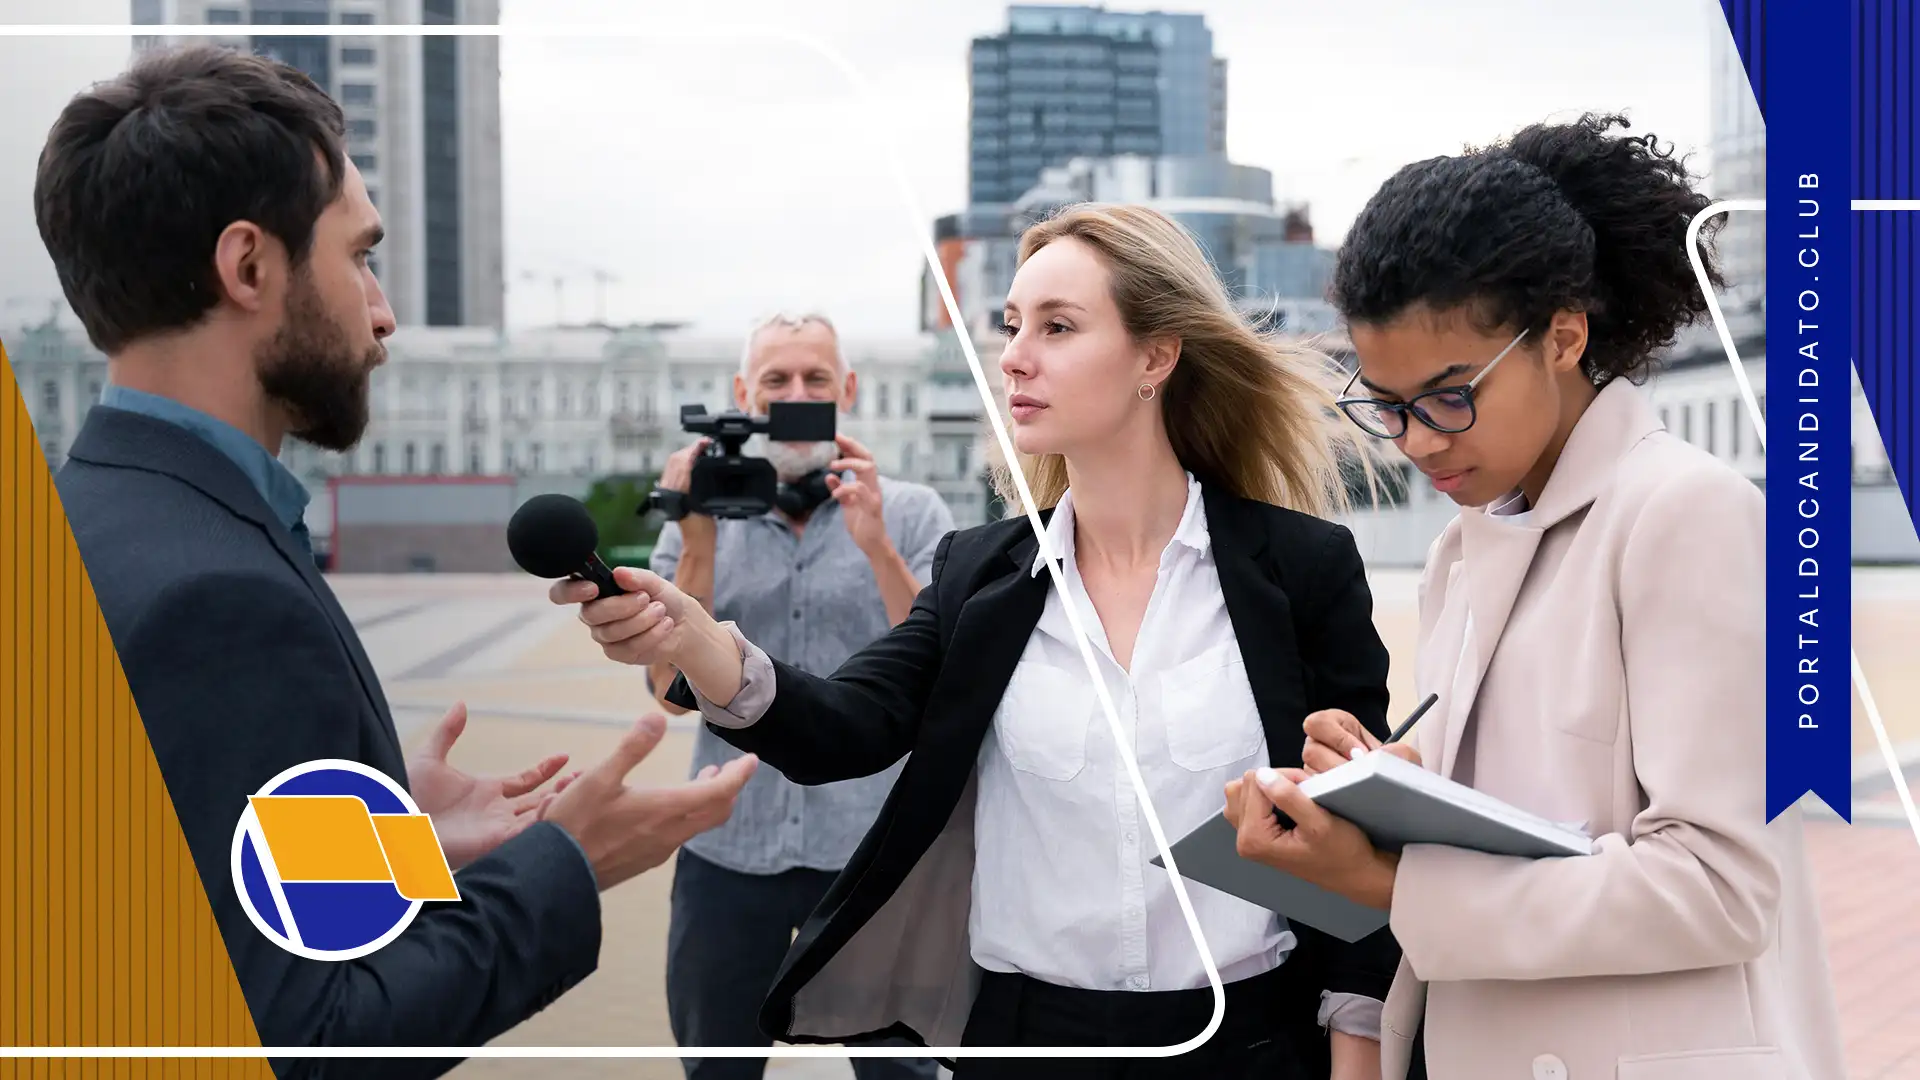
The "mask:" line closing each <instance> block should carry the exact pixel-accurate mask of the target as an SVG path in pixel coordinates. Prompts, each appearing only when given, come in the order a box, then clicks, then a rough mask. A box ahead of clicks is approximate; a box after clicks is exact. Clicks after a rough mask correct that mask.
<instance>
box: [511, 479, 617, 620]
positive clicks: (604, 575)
mask: <svg viewBox="0 0 1920 1080" xmlns="http://www.w3.org/2000/svg"><path fill="white" fill-rule="evenodd" d="M599 546H600V528H599V526H597V525H595V524H594V523H593V515H591V514H589V513H587V508H586V506H585V504H583V503H581V502H580V500H578V499H575V498H572V497H570V496H567V495H558V494H554V495H536V496H534V497H533V498H531V499H528V500H527V501H526V502H525V503H523V504H521V506H520V509H518V510H515V511H514V512H513V519H512V520H511V521H508V522H507V550H508V551H511V552H512V553H513V561H514V562H516V563H519V564H520V569H522V570H525V571H526V572H527V573H529V574H532V575H533V576H534V577H541V578H572V579H574V580H576V581H580V580H584V581H591V582H593V583H594V584H595V585H598V586H599V587H600V596H601V597H603V598H604V597H608V596H619V595H621V594H623V593H625V592H626V590H625V589H622V588H621V587H620V586H619V585H618V584H617V583H615V582H614V580H613V571H612V570H611V569H609V568H608V567H607V564H606V563H604V562H601V561H600V556H599V555H598V554H596V553H595V551H594V549H595V548H597V547H599Z"/></svg>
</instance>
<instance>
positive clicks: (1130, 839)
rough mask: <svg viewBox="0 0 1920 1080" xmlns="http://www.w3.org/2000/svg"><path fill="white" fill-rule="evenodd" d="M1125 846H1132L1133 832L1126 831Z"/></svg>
mask: <svg viewBox="0 0 1920 1080" xmlns="http://www.w3.org/2000/svg"><path fill="white" fill-rule="evenodd" d="M1127 846H1128V847H1132V846H1133V834H1132V833H1128V834H1127Z"/></svg>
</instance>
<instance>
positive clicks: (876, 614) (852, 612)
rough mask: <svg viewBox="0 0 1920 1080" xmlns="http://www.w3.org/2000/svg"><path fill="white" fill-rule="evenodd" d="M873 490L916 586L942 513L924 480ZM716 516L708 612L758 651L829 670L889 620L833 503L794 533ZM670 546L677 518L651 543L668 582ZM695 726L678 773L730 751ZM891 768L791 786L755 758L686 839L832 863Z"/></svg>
mask: <svg viewBox="0 0 1920 1080" xmlns="http://www.w3.org/2000/svg"><path fill="white" fill-rule="evenodd" d="M880 498H881V511H882V514H883V516H884V517H885V518H886V523H887V535H889V536H891V537H892V538H893V546H894V549H895V550H897V551H898V552H899V553H900V557H901V558H902V559H905V560H906V563H907V566H908V567H909V568H911V569H912V571H913V576H914V578H915V580H917V581H919V583H920V585H921V587H922V588H924V587H925V586H926V584H927V581H928V579H929V578H931V577H932V576H933V552H934V549H935V548H936V547H938V546H939V545H940V539H941V537H943V536H945V535H946V534H947V533H948V532H950V531H952V529H953V513H952V512H951V511H950V510H948V509H947V504H946V501H945V500H944V499H942V498H940V496H939V495H938V494H937V493H935V492H934V490H933V489H932V488H929V487H926V486H925V485H922V484H916V483H912V482H911V481H906V480H893V479H889V478H887V477H884V476H883V477H881V478H880ZM715 524H716V525H717V526H718V529H717V533H718V535H717V537H716V539H715V543H714V565H713V594H714V595H713V613H714V617H715V618H717V619H719V620H721V621H722V622H725V621H728V620H731V621H733V622H734V623H735V624H736V625H738V626H739V628H740V632H741V633H742V634H744V635H745V636H746V638H747V640H749V641H751V642H753V643H754V644H755V645H758V646H760V647H761V648H762V649H765V650H766V651H767V654H768V655H770V656H772V657H774V658H776V659H778V660H781V661H784V662H785V663H788V664H792V665H793V666H794V667H797V668H799V669H801V670H802V671H806V672H809V673H811V674H814V675H823V676H824V675H831V674H833V672H834V669H835V668H837V667H839V666H840V664H841V663H842V662H843V661H845V660H846V659H847V657H849V656H852V655H853V654H854V653H856V652H858V651H860V650H861V649H863V648H865V647H866V646H867V645H868V644H869V643H870V642H872V641H873V640H874V639H876V638H879V637H881V636H883V635H885V634H886V632H887V631H888V630H889V629H890V628H891V623H889V622H888V620H887V605H886V603H885V601H883V600H882V599H881V598H880V586H879V584H878V582H876V581H875V579H874V576H873V566H872V564H870V563H869V562H868V561H867V557H866V556H865V555H864V554H862V553H861V551H860V549H859V547H857V546H856V545H855V544H854V542H853V537H852V536H850V535H849V534H848V533H847V524H846V519H845V517H844V516H843V515H842V514H841V513H840V506H839V504H838V503H835V502H832V501H828V502H826V503H823V504H821V505H820V507H819V508H818V509H816V510H815V511H814V512H813V515H812V516H811V517H810V518H809V519H808V521H807V523H806V527H805V528H804V529H803V530H802V531H801V533H800V536H799V538H798V539H797V540H796V539H795V538H794V535H793V530H792V529H791V528H790V527H788V525H787V523H786V521H785V519H783V518H781V517H780V516H779V515H778V514H767V515H765V516H764V517H757V518H746V519H740V520H731V521H719V522H716V523H715ZM681 544H682V539H681V533H680V527H679V525H678V524H676V523H674V522H668V523H667V524H666V526H665V527H664V528H662V529H661V530H660V539H659V542H658V543H657V544H656V545H655V547H654V549H653V559H652V566H651V568H652V570H653V571H654V572H655V573H657V574H659V575H661V576H662V577H665V578H668V579H671V578H672V577H673V575H674V571H675V570H676V569H677V568H678V567H679V565H680V549H681ZM660 689H661V690H662V691H664V690H665V687H661V688H660ZM692 715H693V716H694V719H696V720H697V719H698V718H699V716H698V714H697V713H696V714H692ZM696 732H697V734H696V735H695V737H694V740H695V741H694V749H693V766H692V768H691V770H690V773H689V775H691V774H692V773H697V772H699V771H700V770H701V769H702V768H705V767H706V766H708V765H718V764H721V763H723V762H726V761H730V760H732V759H733V758H736V757H739V756H740V751H738V750H736V749H734V748H733V747H732V746H730V745H728V744H727V743H726V742H724V741H722V740H721V739H720V737H719V736H717V735H715V734H714V733H713V732H711V731H709V730H707V726H706V725H705V724H700V725H699V726H698V727H697V728H696ZM901 765H902V763H901V762H895V763H894V765H893V766H892V767H891V768H889V769H887V770H886V771H884V772H881V773H878V774H875V775H873V776H868V777H863V778H861V779H859V780H847V781H843V782H841V783H837V784H825V785H822V786H819V787H801V786H800V785H797V784H795V783H793V782H792V781H790V780H788V779H787V778H786V777H785V776H782V775H781V774H780V773H779V772H778V771H776V770H774V769H773V768H771V767H770V766H768V765H767V764H766V763H765V762H762V763H761V765H760V768H759V769H757V770H756V771H755V772H754V775H753V778H752V779H751V780H748V781H747V786H746V788H745V789H744V790H742V791H741V792H740V798H739V800H738V802H737V803H736V804H735V806H734V811H733V816H732V817H731V818H729V819H727V821H726V823H725V824H723V825H721V826H719V827H718V828H716V829H713V830H710V831H708V832H704V833H701V834H700V835H698V836H695V837H694V838H693V839H691V840H689V841H687V843H686V847H687V849H688V850H689V851H692V852H693V853H694V854H696V855H698V856H700V857H701V858H703V859H706V860H708V861H709V862H714V863H718V864H720V865H721V866H724V867H726V868H728V869H730V870H735V871H738V872H740V873H745V874H777V873H779V872H781V871H783V870H791V869H794V868H795V867H807V868H809V869H814V870H839V869H841V868H843V867H845V866H846V865H847V861H848V860H849V859H851V858H852V857H853V851H854V849H855V848H856V847H858V846H859V845H860V839H861V837H863V836H865V835H866V832H867V829H868V828H869V827H871V826H872V824H873V821H874V818H876V817H878V816H879V814H880V807H881V804H882V803H884V802H886V799H887V792H888V791H890V790H892V788H893V782H894V780H895V778H897V777H898V776H899V775H900V769H901Z"/></svg>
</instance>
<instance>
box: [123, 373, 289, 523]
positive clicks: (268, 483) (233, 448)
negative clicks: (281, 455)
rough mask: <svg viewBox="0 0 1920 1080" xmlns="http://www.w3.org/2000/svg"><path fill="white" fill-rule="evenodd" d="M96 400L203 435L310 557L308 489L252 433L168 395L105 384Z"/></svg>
mask: <svg viewBox="0 0 1920 1080" xmlns="http://www.w3.org/2000/svg"><path fill="white" fill-rule="evenodd" d="M100 404H102V405H105V406H107V407H109V408H113V409H125V410H126V411H128V412H134V413H139V414H141V415H142V416H151V417H153V418H154V419H155V420H164V421H166V422H167V423H169V424H175V425H177V426H179V427H183V428H185V429H187V430H188V431H191V432H193V433H194V434H195V435H198V436H200V437H201V438H202V439H205V440H206V441H207V442H208V444H210V445H211V446H212V447H213V448H214V449H215V450H218V451H220V452H221V453H222V454H225V455H226V456H227V457H228V459H230V460H231V461H232V462H233V463H234V464H235V465H236V466H238V467H239V469H240V471H241V472H242V473H244V474H245V475H246V477H247V479H248V480H249V481H251V482H252V483H253V487H254V490H255V491H258V492H259V493H260V497H261V498H262V499H265V500H266V502H267V506H268V508H270V509H271V510H272V511H273V515H274V517H277V518H279V519H280V524H282V525H285V526H286V527H287V531H289V532H291V533H293V538H294V539H295V540H298V541H299V542H300V546H301V547H303V548H305V549H306V551H307V554H308V555H309V556H311V555H312V554H313V541H312V540H311V539H310V538H309V536H308V534H307V524H306V521H305V517H306V512H307V502H308V501H309V500H310V499H311V498H312V496H310V495H309V494H308V493H307V487H306V485H305V484H302V483H301V482H300V478H299V477H297V476H295V475H293V470H291V469H289V468H287V467H286V466H285V465H282V464H281V463H280V459H278V458H276V457H274V456H273V455H272V454H269V453H267V448H266V447H264V446H261V445H260V444H259V442H257V441H255V439H254V438H253V436H251V435H248V434H247V433H246V432H244V431H241V430H240V429H239V428H237V427H234V426H233V425H232V424H229V423H227V422H226V421H224V420H216V419H214V418H213V417H211V416H208V415H207V414H206V413H203V412H201V411H200V410H198V409H195V408H192V407H191V406H187V405H182V404H180V403H179V402H177V401H175V400H173V399H172V398H166V397H161V396H159V395H158V394H149V393H146V392H144V391H140V390H129V389H127V388H126V387H124V386H108V387H107V388H106V389H104V390H103V391H101V393H100Z"/></svg>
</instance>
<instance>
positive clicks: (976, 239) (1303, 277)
mask: <svg viewBox="0 0 1920 1080" xmlns="http://www.w3.org/2000/svg"><path fill="white" fill-rule="evenodd" d="M1084 202H1097V203H1132V204H1136V205H1140V206H1148V207H1152V208H1154V209H1157V210H1159V211H1161V212H1163V213H1165V214H1167V215H1168V216H1169V217H1171V218H1173V219H1174V220H1175V221H1177V222H1179V223H1180V224H1181V225H1183V226H1185V227H1186V228H1187V229H1188V230H1189V231H1190V232H1191V233H1193V235H1194V237H1195V239H1196V240H1198V241H1199V243H1200V246H1201V247H1202V248H1203V249H1204V250H1205V251H1206V253H1207V255H1208V257H1209V258H1210V259H1211V260H1212V261H1213V263H1214V267H1215V269H1216V270H1218V271H1219V273H1220V276H1221V279H1222V280H1223V281H1224V282H1225V283H1226V286H1227V289H1228V291H1229V292H1231V293H1232V295H1233V296H1234V297H1235V299H1236V300H1237V301H1238V302H1239V305H1240V307H1241V310H1242V311H1244V312H1245V313H1246V314H1247V315H1248V316H1249V317H1251V318H1253V319H1254V320H1255V321H1256V322H1257V323H1259V324H1260V325H1262V326H1266V327H1270V328H1275V329H1280V330H1284V331H1285V332H1287V333H1289V334H1293V335H1301V336H1305V335H1313V334H1323V333H1331V332H1334V331H1335V330H1336V329H1337V320H1336V318H1335V315H1334V312H1333V309H1332V307H1331V306H1330V305H1329V304H1327V303H1326V301H1325V300H1324V297H1325V296H1326V291H1327V286H1328V283H1329V282H1330V280H1331V279H1332V275H1333V264H1334V252H1333V251H1332V250H1330V249H1327V248H1322V247H1318V246H1316V245H1315V244H1314V241H1313V226H1312V224H1311V223H1310V222H1309V220H1308V217H1307V210H1306V208H1305V207H1302V206H1284V205H1280V204H1277V203H1276V202H1275V201H1274V197H1273V174H1272V173H1271V172H1269V171H1268V170H1266V169H1262V168H1256V167H1254V166H1251V165H1240V164H1236V163H1234V162H1232V161H1229V160H1228V159H1227V158H1226V156H1225V155H1223V154H1198V155H1186V156H1179V155H1161V156H1157V157H1150V156H1144V155H1137V154H1125V155H1119V156H1111V157H1097V158H1096V157H1076V158H1072V159H1069V160H1068V161H1066V162H1065V163H1063V164H1060V165H1054V166H1049V167H1047V168H1046V169H1043V170H1041V174H1040V178H1039V180H1038V181H1037V182H1036V183H1035V184H1034V185H1033V186H1032V187H1031V188H1029V189H1027V190H1026V191H1024V192H1022V193H1021V194H1020V196H1019V198H1017V199H1015V200H1014V201H1013V202H1012V203H1011V204H1008V205H1004V206H998V205H996V206H973V207H969V208H968V209H966V210H964V211H962V212H960V213H956V214H949V215H946V216H945V217H942V218H940V219H939V220H937V221H936V222H935V223H934V246H935V249H936V252H937V253H938V254H939V256H940V259H941V264H942V269H943V272H944V275H945V277H946V280H947V284H948V286H949V287H950V288H951V289H952V291H953V294H954V299H955V301H956V302H957V303H958V304H959V306H960V311H961V314H962V315H963V316H964V317H965V320H966V325H967V328H968V330H969V332H970V333H971V334H972V335H973V337H974V340H976V341H979V340H980V339H981V338H983V337H985V336H988V335H990V334H992V333H993V332H994V331H995V330H997V329H998V328H999V327H1000V325H1001V314H1002V311H1003V309H1004V307H1005V304H1006V298H1007V290H1008V289H1009V288H1011V287H1012V284H1013V273H1014V269H1015V264H1016V262H1017V255H1018V250H1019V237H1020V233H1021V232H1023V231H1024V230H1025V229H1026V228H1027V227H1028V226H1029V225H1031V224H1032V223H1033V222H1035V221H1038V220H1041V219H1042V218H1045V217H1046V216H1048V215H1049V214H1051V213H1053V212H1055V211H1057V210H1058V209H1060V208H1061V207H1064V206H1068V205H1071V204H1074V203H1084ZM921 298H922V314H921V325H922V326H923V327H925V328H927V329H929V330H935V331H939V330H945V329H947V328H948V326H949V325H950V323H951V319H950V318H949V317H948V313H947V310H946V307H945V305H944V302H943V298H942V296H941V295H940V292H939V287H938V282H937V281H936V280H935V279H934V277H933V275H932V271H931V270H929V271H927V272H926V273H925V274H923V280H922V287H921Z"/></svg>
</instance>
